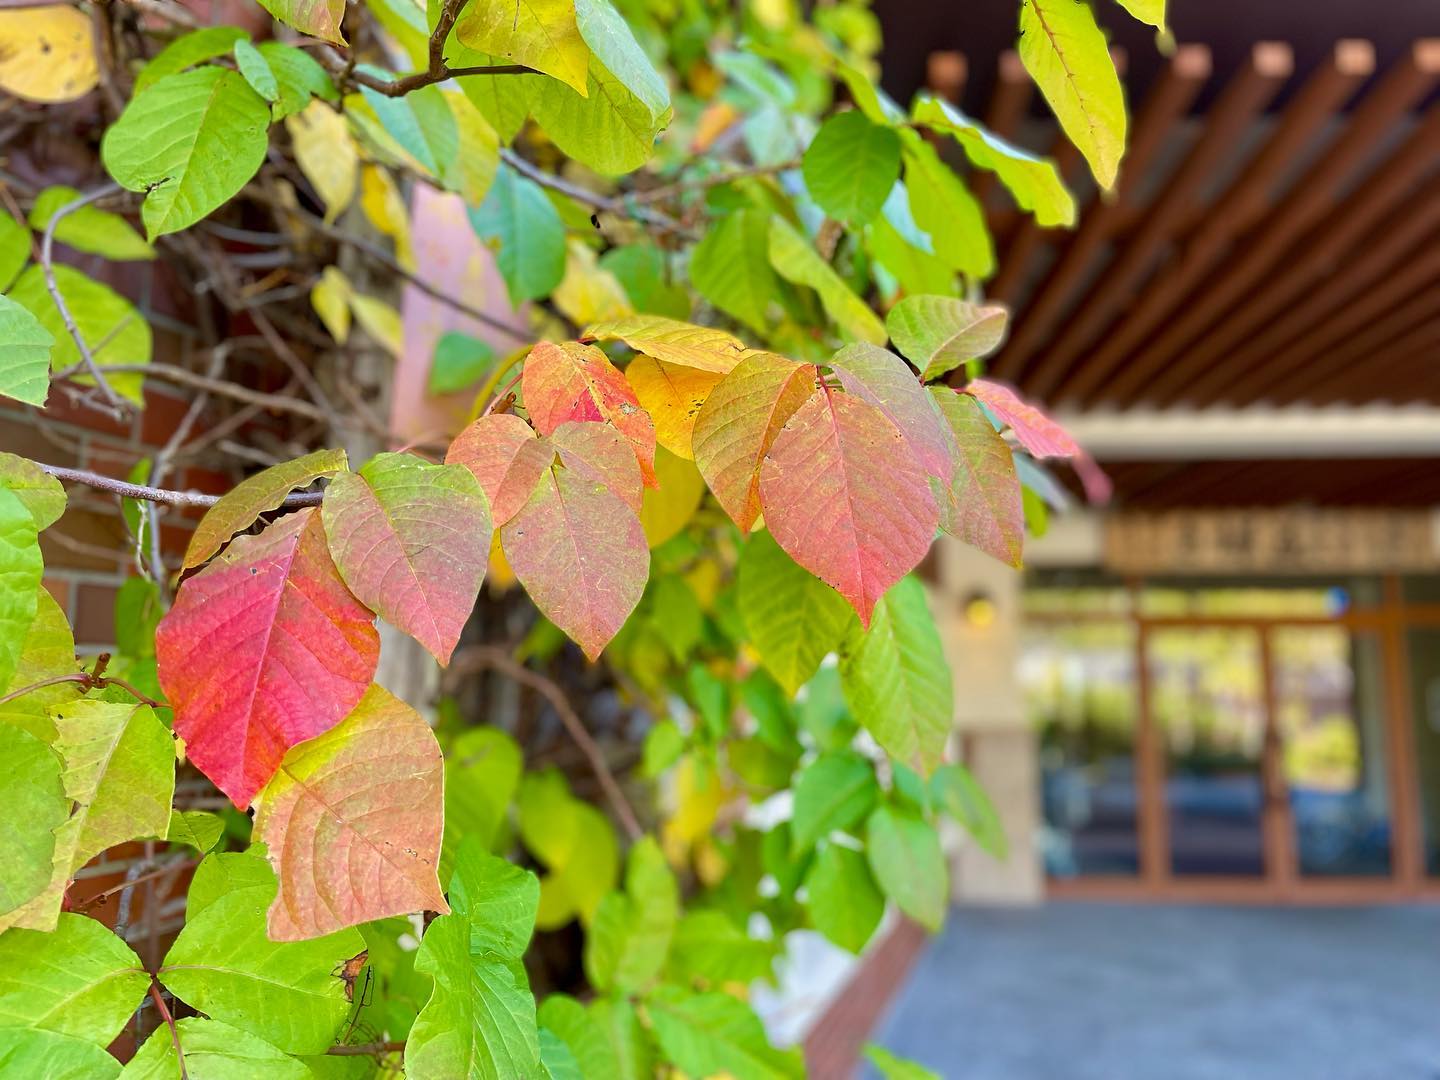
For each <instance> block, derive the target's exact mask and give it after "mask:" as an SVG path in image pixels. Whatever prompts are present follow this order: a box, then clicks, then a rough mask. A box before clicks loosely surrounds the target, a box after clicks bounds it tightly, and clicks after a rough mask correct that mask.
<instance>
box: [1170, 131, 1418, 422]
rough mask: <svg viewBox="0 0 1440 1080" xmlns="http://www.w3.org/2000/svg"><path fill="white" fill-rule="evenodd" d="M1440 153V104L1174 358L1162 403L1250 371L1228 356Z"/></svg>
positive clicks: (1325, 271) (1341, 256)
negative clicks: (1306, 239)
mask: <svg viewBox="0 0 1440 1080" xmlns="http://www.w3.org/2000/svg"><path fill="white" fill-rule="evenodd" d="M1437 158H1440V105H1435V106H1432V107H1431V109H1430V111H1429V113H1428V114H1427V116H1426V117H1425V118H1424V119H1423V120H1422V121H1421V122H1420V124H1419V126H1418V127H1417V128H1416V129H1415V131H1414V132H1412V133H1411V134H1410V136H1409V138H1407V139H1406V140H1405V142H1404V144H1402V145H1401V147H1400V149H1399V150H1397V151H1396V152H1395V153H1394V155H1393V156H1391V157H1390V158H1389V159H1388V160H1387V161H1385V162H1384V163H1383V164H1381V165H1379V166H1378V167H1376V168H1375V170H1374V171H1373V172H1372V173H1371V174H1370V176H1369V177H1367V179H1366V180H1365V181H1364V182H1363V183H1362V184H1361V185H1360V186H1359V188H1358V189H1357V190H1356V191H1354V192H1353V193H1352V194H1351V195H1350V196H1348V197H1347V198H1346V199H1345V200H1344V201H1343V202H1342V203H1340V204H1339V205H1338V206H1337V207H1336V208H1335V210H1334V212H1333V213H1328V214H1326V215H1325V220H1324V221H1323V222H1321V223H1319V224H1318V225H1317V226H1316V227H1315V229H1314V230H1313V234H1312V235H1311V238H1310V240H1309V243H1305V242H1303V241H1302V242H1300V243H1299V244H1297V245H1296V246H1295V247H1294V248H1292V249H1290V250H1289V251H1288V252H1286V253H1285V255H1284V257H1283V268H1282V269H1281V270H1280V271H1279V272H1278V273H1273V274H1270V275H1268V276H1267V277H1266V279H1265V280H1264V282H1263V283H1261V284H1259V285H1258V286H1257V287H1256V289H1255V290H1254V292H1253V293H1252V294H1251V295H1250V297H1249V298H1248V299H1247V300H1245V301H1243V302H1242V303H1241V304H1240V305H1239V306H1238V307H1237V308H1236V309H1235V310H1233V311H1231V312H1229V313H1228V314H1227V315H1226V316H1225V318H1224V319H1223V320H1222V321H1221V322H1220V323H1219V324H1217V325H1216V326H1214V327H1212V328H1211V329H1210V331H1209V332H1207V333H1206V334H1205V335H1204V336H1203V337H1202V338H1200V340H1198V341H1197V342H1196V343H1195V344H1194V345H1192V346H1191V347H1190V348H1189V349H1187V350H1185V351H1184V352H1183V353H1181V354H1180V355H1179V356H1178V357H1176V358H1175V359H1174V360H1172V361H1171V362H1170V365H1169V367H1168V368H1167V370H1166V373H1165V377H1166V380H1167V383H1166V384H1165V385H1168V386H1169V389H1168V390H1166V389H1165V388H1164V386H1162V385H1159V384H1157V385H1156V386H1154V387H1152V396H1153V399H1154V400H1155V401H1156V402H1157V403H1159V404H1162V405H1163V404H1173V403H1174V402H1176V401H1179V400H1182V399H1183V400H1186V401H1189V400H1191V395H1192V392H1193V393H1197V394H1199V395H1201V396H1203V395H1204V394H1209V393H1213V392H1214V391H1215V390H1216V389H1217V388H1219V387H1223V386H1224V385H1225V384H1226V383H1227V382H1228V381H1229V380H1230V379H1232V378H1234V376H1235V375H1236V374H1237V373H1239V372H1243V371H1245V370H1246V369H1245V368H1244V367H1243V366H1241V365H1240V364H1239V362H1238V359H1237V358H1236V357H1234V356H1232V355H1231V353H1233V351H1234V349H1235V347H1236V346H1239V345H1241V344H1243V343H1244V342H1245V341H1246V340H1248V339H1249V338H1251V337H1253V336H1254V335H1255V334H1256V333H1258V332H1259V331H1260V330H1261V329H1263V328H1264V327H1265V326H1266V325H1267V324H1268V323H1269V322H1270V321H1271V320H1272V319H1273V318H1274V316H1275V315H1277V314H1278V313H1280V312H1282V311H1283V310H1284V309H1285V307H1286V306H1287V305H1288V304H1290V303H1291V302H1292V301H1294V300H1295V299H1297V298H1298V297H1300V296H1302V295H1304V294H1305V293H1306V292H1307V291H1310V290H1311V289H1313V287H1314V286H1315V285H1316V283H1317V282H1319V281H1323V280H1324V279H1325V278H1326V277H1327V276H1329V275H1330V274H1332V273H1334V272H1335V271H1336V269H1337V268H1338V267H1339V266H1340V265H1341V264H1342V263H1344V262H1346V261H1348V259H1347V256H1350V255H1351V254H1352V252H1351V248H1352V247H1357V248H1359V249H1362V250H1363V249H1364V248H1365V247H1366V246H1367V245H1368V244H1369V243H1371V241H1372V240H1373V239H1374V231H1375V226H1376V223H1377V222H1378V221H1379V220H1380V219H1381V218H1382V217H1384V215H1385V214H1387V213H1388V212H1389V211H1390V210H1392V209H1393V208H1394V207H1395V206H1396V205H1397V204H1399V203H1401V202H1402V201H1404V202H1406V203H1408V204H1413V200H1411V199H1410V198H1409V196H1410V195H1411V192H1412V190H1413V188H1414V186H1415V184H1416V182H1417V181H1418V180H1419V179H1420V178H1421V177H1422V176H1423V175H1424V174H1425V173H1427V172H1428V171H1429V170H1430V167H1431V166H1432V165H1434V164H1435V162H1436V160H1437Z"/></svg>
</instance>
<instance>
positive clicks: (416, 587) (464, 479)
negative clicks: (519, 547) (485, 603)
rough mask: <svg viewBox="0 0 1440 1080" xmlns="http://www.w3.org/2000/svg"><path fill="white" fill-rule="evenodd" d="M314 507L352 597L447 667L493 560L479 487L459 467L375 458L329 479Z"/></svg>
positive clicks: (487, 517) (485, 507)
mask: <svg viewBox="0 0 1440 1080" xmlns="http://www.w3.org/2000/svg"><path fill="white" fill-rule="evenodd" d="M320 509H321V516H322V517H323V519H324V522H325V535H326V537H327V538H328V539H329V541H330V554H331V555H332V556H333V557H334V559H335V566H336V567H337V568H338V569H339V571H340V576H341V577H342V578H344V579H345V584H346V585H348V586H350V591H351V592H353V593H354V594H355V596H356V597H357V598H358V599H359V600H360V602H361V603H363V604H364V605H365V606H366V607H368V608H370V610H372V611H374V612H377V613H378V614H379V615H380V616H381V617H382V618H384V619H385V620H386V621H387V622H389V623H390V624H391V625H393V626H395V627H397V628H398V629H400V630H403V631H405V633H407V634H409V635H410V636H411V637H413V638H414V639H415V640H416V641H418V642H420V644H421V645H424V646H425V648H427V649H429V650H430V654H431V655H432V656H434V657H435V659H436V660H438V661H440V663H442V664H445V663H448V662H449V661H450V654H451V653H452V652H453V651H454V650H455V644H456V642H458V641H459V640H460V631H461V630H462V629H463V628H464V626H465V620H466V619H468V618H469V617H470V612H471V611H472V610H473V609H474V607H475V597H476V596H477V595H479V592H480V584H481V582H483V581H484V580H485V567H486V565H487V564H488V562H489V560H490V531H491V529H490V507H489V505H488V503H487V501H486V499H485V492H484V491H483V490H482V489H481V487H480V482H479V481H478V480H476V479H475V477H474V476H473V475H472V474H471V473H470V471H469V470H468V469H466V468H465V467H464V466H463V465H431V464H430V463H429V462H426V461H422V460H421V459H420V458H418V457H415V456H414V455H412V454H377V455H376V456H375V457H374V458H373V459H371V461H370V462H369V463H368V464H366V466H365V467H364V468H363V469H361V470H360V472H359V473H342V474H341V475H339V476H337V477H336V478H335V479H334V480H332V481H331V483H330V489H329V490H328V491H326V492H325V501H324V503H323V504H322V505H321V508H320Z"/></svg>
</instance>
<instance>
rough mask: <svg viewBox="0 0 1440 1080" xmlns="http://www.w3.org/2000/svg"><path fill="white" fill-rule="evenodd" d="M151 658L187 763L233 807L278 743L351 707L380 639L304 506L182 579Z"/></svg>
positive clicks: (274, 761) (241, 802)
mask: <svg viewBox="0 0 1440 1080" xmlns="http://www.w3.org/2000/svg"><path fill="white" fill-rule="evenodd" d="M155 657H156V661H157V663H158V664H159V675H160V685H161V686H162V687H163V688H164V690H165V695H166V697H168V698H169V699H170V703H171V705H172V706H174V709H175V732H176V734H178V735H180V736H181V737H182V738H183V739H184V740H185V744H186V753H187V754H188V756H189V758H190V760H191V761H193V762H194V763H195V766H196V767H197V768H198V769H199V770H200V771H201V772H203V773H204V774H205V775H206V776H208V777H209V778H210V779H211V780H212V781H214V783H215V786H216V787H218V788H219V789H220V790H221V791H223V792H224V793H225V794H226V795H228V796H230V799H231V800H232V801H233V802H234V803H235V805H236V806H238V807H239V808H240V809H241V810H244V809H245V808H246V807H247V806H249V805H250V800H251V799H252V798H253V797H254V795H255V792H257V791H259V790H260V789H261V788H262V787H264V786H265V783H266V781H268V780H269V779H270V777H271V776H273V775H274V774H275V770H276V768H277V767H278V766H279V765H280V759H281V758H282V757H283V756H284V754H285V751H286V750H287V749H289V748H290V747H292V746H294V745H295V744H296V743H299V742H304V741H305V740H306V739H313V738H314V737H315V736H316V735H319V734H320V733H321V732H322V731H327V730H329V729H330V728H332V727H334V726H335V725H336V724H337V723H339V722H340V720H341V719H342V718H343V717H344V716H345V714H346V713H348V712H349V711H350V710H351V709H352V708H354V707H355V703H356V702H358V701H359V700H360V697H361V695H362V694H364V693H365V690H366V688H367V687H369V685H370V680H371V679H372V678H373V676H374V674H375V665H376V663H377V662H378V660H379V658H380V636H379V634H377V633H376V631H375V617H374V616H373V615H372V614H371V613H370V612H369V611H367V610H366V609H365V607H364V605H363V604H361V603H360V601H358V600H356V599H355V597H354V596H352V595H351V593H350V590H349V589H347V588H346V587H345V583H344V582H343V581H341V580H340V575H339V574H338V573H337V572H336V570H335V564H334V563H332V562H331V561H330V552H329V551H328V550H327V549H326V547H325V530H324V527H323V526H322V525H321V523H320V515H319V514H318V513H316V512H315V510H314V508H310V507H307V508H306V509H304V510H300V511H297V512H296V513H294V514H290V515H288V516H287V517H283V518H281V519H280V520H279V521H277V522H275V524H273V525H271V526H270V527H269V528H268V529H266V530H265V531H264V532H262V533H261V534H260V535H258V536H241V537H239V538H237V539H236V540H235V541H234V542H233V543H231V545H230V546H229V547H228V548H226V549H225V551H224V553H223V554H221V555H220V557H219V558H217V559H216V560H215V561H214V562H213V563H211V564H210V565H209V566H207V567H206V568H205V569H204V570H202V571H200V572H199V573H198V574H196V575H195V576H194V577H192V578H190V579H189V580H188V581H186V582H185V583H184V584H183V585H181V587H180V591H179V593H178V594H177V595H176V598H175V606H174V607H172V608H171V609H170V612H169V614H167V615H166V616H165V618H164V619H162V620H161V621H160V626H159V627H158V628H157V629H156V631H155Z"/></svg>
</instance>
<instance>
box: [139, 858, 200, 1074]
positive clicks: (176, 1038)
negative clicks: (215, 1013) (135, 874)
mask: <svg viewBox="0 0 1440 1080" xmlns="http://www.w3.org/2000/svg"><path fill="white" fill-rule="evenodd" d="M132 884H133V882H132ZM150 1000H151V1001H153V1002H155V1008H156V1009H158V1010H159V1011H160V1017H161V1019H163V1020H164V1021H165V1023H166V1024H167V1025H168V1026H169V1028H170V1043H171V1045H172V1046H174V1047H175V1060H176V1061H177V1062H178V1063H179V1065H180V1080H190V1073H189V1072H188V1071H187V1070H186V1068H185V1051H184V1050H182V1049H181V1048H180V1029H179V1028H178V1027H176V1026H175V1017H173V1016H172V1015H170V1008H169V1006H167V1005H166V1004H165V997H164V995H162V994H161V993H160V984H159V983H158V982H156V981H155V976H154V975H151V976H150Z"/></svg>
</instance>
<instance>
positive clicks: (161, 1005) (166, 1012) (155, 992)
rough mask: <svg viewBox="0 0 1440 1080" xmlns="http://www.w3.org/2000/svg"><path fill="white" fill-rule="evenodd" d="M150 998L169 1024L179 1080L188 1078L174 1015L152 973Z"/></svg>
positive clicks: (187, 1079) (162, 1017) (188, 1079)
mask: <svg viewBox="0 0 1440 1080" xmlns="http://www.w3.org/2000/svg"><path fill="white" fill-rule="evenodd" d="M150 1000H151V1001H153V1002H155V1008H157V1009H159V1010H160V1017H161V1019H162V1020H164V1021H165V1023H166V1024H167V1025H169V1028H170V1042H171V1044H172V1045H173V1046H174V1047H175V1060H176V1062H178V1063H179V1065H180V1080H190V1074H189V1072H187V1071H186V1069H185V1051H184V1050H182V1049H180V1029H179V1028H178V1027H176V1026H175V1017H173V1016H171V1015H170V1009H169V1007H168V1006H167V1005H166V1004H165V998H164V996H163V995H162V994H161V993H160V984H159V983H158V982H156V981H155V976H154V975H151V976H150Z"/></svg>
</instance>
